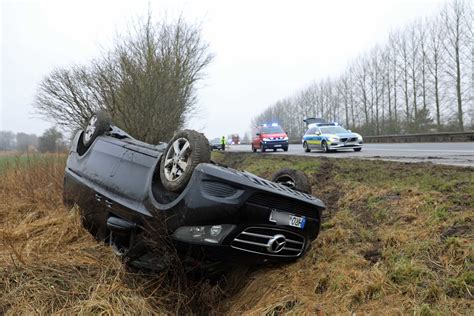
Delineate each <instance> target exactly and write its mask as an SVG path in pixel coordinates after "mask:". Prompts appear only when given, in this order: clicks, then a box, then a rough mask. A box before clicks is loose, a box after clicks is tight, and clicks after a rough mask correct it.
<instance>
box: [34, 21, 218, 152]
mask: <svg viewBox="0 0 474 316" xmlns="http://www.w3.org/2000/svg"><path fill="white" fill-rule="evenodd" d="M212 59H213V56H212V55H211V54H209V53H208V45H207V44H206V43H205V42H203V40H202V38H201V33H200V28H199V27H198V26H196V25H190V24H187V23H186V22H185V21H184V20H183V19H178V20H177V21H175V22H171V23H170V22H166V21H164V22H158V23H157V22H154V21H153V19H152V17H151V14H150V13H149V14H148V16H147V19H145V20H138V21H137V22H136V23H135V24H133V25H131V27H130V28H129V30H128V32H127V33H126V34H123V35H122V36H121V37H119V38H118V39H117V40H116V42H115V46H114V47H113V49H111V50H110V51H109V52H107V53H106V54H104V55H103V56H102V57H101V58H100V59H97V60H93V61H92V62H91V63H90V64H89V65H87V66H75V67H71V68H69V69H56V70H55V71H53V72H52V73H51V74H50V75H49V76H48V77H46V78H45V79H44V80H43V81H42V82H41V84H40V86H39V90H38V93H37V95H36V101H35V105H36V108H37V109H38V112H39V113H40V114H42V115H43V116H44V117H45V118H47V119H49V120H52V121H53V122H55V123H56V124H57V125H59V126H61V127H63V128H64V129H66V130H69V131H74V130H77V129H78V128H80V127H81V126H82V125H83V124H84V123H85V121H86V120H87V118H88V117H89V116H90V115H91V114H92V112H94V111H96V110H99V109H105V110H107V111H108V112H109V113H110V115H111V116H112V118H113V120H114V122H115V123H116V124H117V125H118V126H120V127H123V128H125V129H126V130H127V131H128V132H129V133H130V134H131V135H133V136H135V137H137V138H139V139H141V140H144V141H146V142H150V143H156V142H158V141H162V140H167V139H169V138H170V137H171V136H172V134H173V133H174V131H176V130H177V129H180V128H182V127H183V126H184V125H185V122H186V120H187V118H188V117H189V116H190V115H192V114H193V113H195V111H196V110H197V95H196V88H197V84H198V82H199V81H200V80H202V79H203V75H204V73H203V71H204V69H205V68H206V66H207V65H208V64H209V63H210V62H211V61H212Z"/></svg>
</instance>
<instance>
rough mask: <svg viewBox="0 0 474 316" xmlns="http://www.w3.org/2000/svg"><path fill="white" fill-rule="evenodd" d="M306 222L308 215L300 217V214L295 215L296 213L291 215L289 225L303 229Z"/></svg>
mask: <svg viewBox="0 0 474 316" xmlns="http://www.w3.org/2000/svg"><path fill="white" fill-rule="evenodd" d="M305 224H306V217H304V216H302V217H299V216H294V215H290V216H289V223H288V225H290V226H293V227H298V228H301V229H303V228H304V225H305Z"/></svg>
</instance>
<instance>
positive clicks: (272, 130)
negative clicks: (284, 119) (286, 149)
mask: <svg viewBox="0 0 474 316" xmlns="http://www.w3.org/2000/svg"><path fill="white" fill-rule="evenodd" d="M260 133H261V134H274V133H284V131H283V130H282V129H281V127H280V126H268V127H262V130H261V131H260Z"/></svg>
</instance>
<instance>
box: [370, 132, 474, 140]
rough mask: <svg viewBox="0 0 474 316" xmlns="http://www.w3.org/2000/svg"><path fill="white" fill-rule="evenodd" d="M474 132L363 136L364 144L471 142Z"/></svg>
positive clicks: (473, 138)
mask: <svg viewBox="0 0 474 316" xmlns="http://www.w3.org/2000/svg"><path fill="white" fill-rule="evenodd" d="M473 141H474V131H466V132H442V133H420V134H405V135H377V136H364V142H365V143H421V142H473Z"/></svg>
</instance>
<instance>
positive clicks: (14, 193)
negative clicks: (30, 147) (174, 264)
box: [0, 156, 222, 315]
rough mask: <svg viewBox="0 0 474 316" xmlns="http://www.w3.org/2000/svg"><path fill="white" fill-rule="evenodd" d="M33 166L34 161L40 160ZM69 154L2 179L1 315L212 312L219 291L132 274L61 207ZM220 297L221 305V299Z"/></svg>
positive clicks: (171, 277)
mask: <svg viewBox="0 0 474 316" xmlns="http://www.w3.org/2000/svg"><path fill="white" fill-rule="evenodd" d="M33 160H34V161H33ZM64 162H65V157H64V156H41V158H40V159H36V158H35V159H31V160H30V161H29V162H26V163H21V164H14V165H12V166H10V167H9V168H8V170H4V173H3V174H2V175H0V177H1V181H0V201H1V203H0V236H1V238H0V314H4V313H5V314H14V315H16V314H28V315H30V314H86V315H87V314H116V315H118V314H121V315H123V314H125V315H127V314H140V315H144V314H165V313H166V314H170V313H171V314H179V313H181V314H182V313H190V312H212V311H213V310H214V309H215V308H216V306H217V305H218V302H219V299H220V298H221V297H222V295H218V294H219V293H220V292H219V286H218V285H213V286H211V285H209V284H208V283H201V282H196V281H191V280H186V279H185V278H184V279H183V278H179V277H180V275H179V269H176V270H178V272H177V273H173V272H166V273H161V274H146V273H144V272H139V271H132V270H129V269H126V268H125V267H124V265H123V264H122V262H121V261H120V260H119V259H118V258H117V257H116V256H115V255H114V254H113V253H112V252H111V250H110V249H109V247H107V246H105V245H103V244H100V243H97V242H96V241H95V240H94V239H93V238H92V237H91V236H90V235H89V234H88V233H87V232H86V231H85V230H84V229H83V228H82V227H81V223H80V218H79V215H78V212H77V210H75V209H72V210H68V209H66V208H65V207H64V206H63V205H62V194H61V192H62V177H63V171H64ZM216 299H217V300H216Z"/></svg>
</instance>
